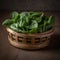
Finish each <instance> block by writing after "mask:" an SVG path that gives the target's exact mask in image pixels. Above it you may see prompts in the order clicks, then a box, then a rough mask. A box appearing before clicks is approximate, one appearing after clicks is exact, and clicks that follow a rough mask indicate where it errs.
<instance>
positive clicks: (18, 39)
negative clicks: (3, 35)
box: [7, 28, 54, 49]
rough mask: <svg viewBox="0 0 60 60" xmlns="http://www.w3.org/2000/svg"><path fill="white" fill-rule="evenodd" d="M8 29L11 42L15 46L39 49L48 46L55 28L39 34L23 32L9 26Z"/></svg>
mask: <svg viewBox="0 0 60 60" xmlns="http://www.w3.org/2000/svg"><path fill="white" fill-rule="evenodd" d="M7 31H8V39H9V42H10V43H11V44H12V45H13V46H15V47H18V48H23V49H39V48H43V47H45V46H48V44H49V41H50V38H51V35H52V34H53V31H54V30H53V29H51V30H50V31H48V32H44V33H39V34H22V33H17V32H15V31H13V30H11V29H9V28H7Z"/></svg>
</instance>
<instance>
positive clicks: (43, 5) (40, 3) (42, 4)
mask: <svg viewBox="0 0 60 60" xmlns="http://www.w3.org/2000/svg"><path fill="white" fill-rule="evenodd" d="M0 10H18V11H24V10H25V11H31V10H33V11H60V0H0Z"/></svg>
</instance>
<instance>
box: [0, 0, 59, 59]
mask: <svg viewBox="0 0 60 60" xmlns="http://www.w3.org/2000/svg"><path fill="white" fill-rule="evenodd" d="M13 10H15V11H43V12H44V13H45V14H46V15H47V16H50V15H54V16H55V27H54V28H55V33H54V35H53V36H52V38H51V41H50V44H49V45H48V47H45V48H43V49H39V50H33V51H30V50H22V49H18V48H15V47H13V46H12V45H10V43H9V41H8V33H7V31H6V28H5V26H3V25H2V22H3V21H4V20H5V19H7V18H9V16H10V13H11V11H13ZM0 60H60V0H0Z"/></svg>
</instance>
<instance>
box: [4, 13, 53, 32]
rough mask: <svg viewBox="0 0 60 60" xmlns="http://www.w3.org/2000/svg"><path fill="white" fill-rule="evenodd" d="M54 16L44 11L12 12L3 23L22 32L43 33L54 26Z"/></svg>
mask: <svg viewBox="0 0 60 60" xmlns="http://www.w3.org/2000/svg"><path fill="white" fill-rule="evenodd" d="M53 24H54V17H53V16H50V17H47V16H45V15H44V13H43V12H21V13H18V12H12V13H11V15H10V18H9V19H6V20H5V21H4V22H3V25H5V26H6V27H9V28H11V29H12V30H14V31H16V32H21V33H42V32H45V31H48V30H50V29H51V28H53Z"/></svg>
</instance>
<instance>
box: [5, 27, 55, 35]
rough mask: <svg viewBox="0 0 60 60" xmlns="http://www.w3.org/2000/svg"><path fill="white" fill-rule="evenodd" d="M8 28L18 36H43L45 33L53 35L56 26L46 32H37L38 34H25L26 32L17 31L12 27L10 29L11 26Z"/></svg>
mask: <svg viewBox="0 0 60 60" xmlns="http://www.w3.org/2000/svg"><path fill="white" fill-rule="evenodd" d="M6 30H7V31H8V32H10V33H12V34H16V35H18V36H43V35H48V34H49V35H52V34H53V33H54V28H52V29H50V30H48V31H46V32H43V33H36V34H30V33H28V34H24V33H19V32H16V31H14V30H12V29H10V28H8V27H7V28H6Z"/></svg>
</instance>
